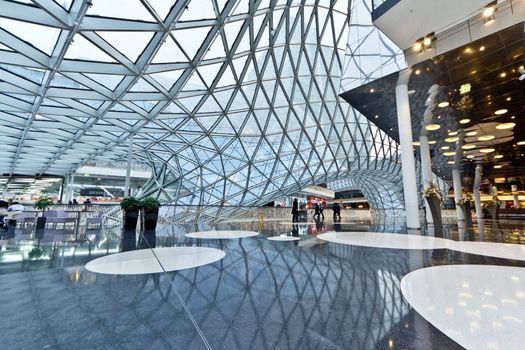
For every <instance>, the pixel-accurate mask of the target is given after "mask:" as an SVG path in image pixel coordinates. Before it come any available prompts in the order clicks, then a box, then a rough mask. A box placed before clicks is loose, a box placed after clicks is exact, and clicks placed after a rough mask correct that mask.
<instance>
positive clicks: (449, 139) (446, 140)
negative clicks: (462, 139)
mask: <svg viewBox="0 0 525 350" xmlns="http://www.w3.org/2000/svg"><path fill="white" fill-rule="evenodd" d="M458 140H459V137H447V138H446V139H445V142H458Z"/></svg>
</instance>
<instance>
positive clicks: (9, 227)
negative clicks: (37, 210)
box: [0, 200, 24, 239]
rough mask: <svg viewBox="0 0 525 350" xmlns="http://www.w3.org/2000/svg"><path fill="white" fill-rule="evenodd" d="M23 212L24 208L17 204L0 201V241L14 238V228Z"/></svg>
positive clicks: (11, 201)
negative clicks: (0, 239)
mask: <svg viewBox="0 0 525 350" xmlns="http://www.w3.org/2000/svg"><path fill="white" fill-rule="evenodd" d="M23 211H24V206H23V205H22V204H20V203H19V202H16V201H13V200H9V201H5V200H0V229H3V230H2V231H3V232H2V231H0V236H2V239H9V238H13V237H14V236H15V227H16V223H17V220H18V217H19V216H20V214H21V213H22V212H23Z"/></svg>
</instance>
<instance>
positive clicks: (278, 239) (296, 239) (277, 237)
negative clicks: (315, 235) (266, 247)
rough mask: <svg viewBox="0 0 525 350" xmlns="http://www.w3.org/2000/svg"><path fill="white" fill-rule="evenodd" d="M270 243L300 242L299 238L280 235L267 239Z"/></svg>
mask: <svg viewBox="0 0 525 350" xmlns="http://www.w3.org/2000/svg"><path fill="white" fill-rule="evenodd" d="M267 239H268V240H270V241H282V242H289V241H298V240H300V238H299V237H294V236H287V235H280V236H272V237H268V238H267Z"/></svg>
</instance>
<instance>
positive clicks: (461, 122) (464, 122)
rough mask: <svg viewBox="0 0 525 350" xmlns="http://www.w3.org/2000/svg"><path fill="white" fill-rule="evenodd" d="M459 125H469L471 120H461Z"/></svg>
mask: <svg viewBox="0 0 525 350" xmlns="http://www.w3.org/2000/svg"><path fill="white" fill-rule="evenodd" d="M459 123H460V124H468V123H470V119H468V118H465V119H461V120H460V121H459Z"/></svg>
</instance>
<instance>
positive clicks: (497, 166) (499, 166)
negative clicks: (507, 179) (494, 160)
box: [494, 165, 502, 169]
mask: <svg viewBox="0 0 525 350" xmlns="http://www.w3.org/2000/svg"><path fill="white" fill-rule="evenodd" d="M501 167H502V165H494V169H501Z"/></svg>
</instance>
